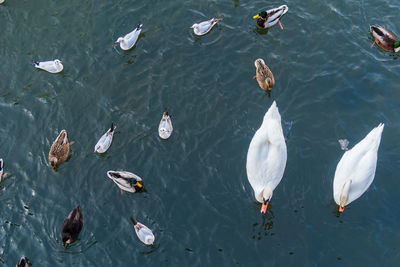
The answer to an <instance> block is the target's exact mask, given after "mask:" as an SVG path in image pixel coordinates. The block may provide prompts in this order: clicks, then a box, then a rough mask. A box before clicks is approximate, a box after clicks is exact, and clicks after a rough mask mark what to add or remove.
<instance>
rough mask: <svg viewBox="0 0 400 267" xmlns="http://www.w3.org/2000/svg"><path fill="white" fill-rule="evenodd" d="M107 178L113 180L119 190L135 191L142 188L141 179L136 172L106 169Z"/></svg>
mask: <svg viewBox="0 0 400 267" xmlns="http://www.w3.org/2000/svg"><path fill="white" fill-rule="evenodd" d="M107 176H108V178H110V179H111V180H113V181H114V183H116V184H117V185H118V187H119V189H120V190H121V194H122V193H123V191H122V190H124V191H127V192H131V193H136V192H138V191H140V190H142V189H143V180H142V178H140V177H139V176H137V175H136V174H133V173H131V172H127V171H108V172H107Z"/></svg>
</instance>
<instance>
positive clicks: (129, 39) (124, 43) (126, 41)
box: [115, 24, 143, 50]
mask: <svg viewBox="0 0 400 267" xmlns="http://www.w3.org/2000/svg"><path fill="white" fill-rule="evenodd" d="M142 26H143V24H139V25H138V26H137V27H136V29H134V30H133V31H131V32H130V33H128V34H127V35H125V36H124V37H119V38H118V39H117V41H116V42H115V44H118V43H119V47H121V49H122V50H129V49H131V48H132V47H133V46H134V45H135V43H136V41H137V39H138V38H139V34H140V32H141V31H142Z"/></svg>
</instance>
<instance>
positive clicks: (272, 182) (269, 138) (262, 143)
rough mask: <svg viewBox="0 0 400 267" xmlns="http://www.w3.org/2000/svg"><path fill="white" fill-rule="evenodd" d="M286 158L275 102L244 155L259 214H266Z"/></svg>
mask: <svg viewBox="0 0 400 267" xmlns="http://www.w3.org/2000/svg"><path fill="white" fill-rule="evenodd" d="M286 159H287V152H286V143H285V137H284V136H283V130H282V125H281V115H280V114H279V111H278V108H277V106H276V103H275V101H274V102H273V103H272V105H271V107H270V108H269V109H268V111H267V113H265V115H264V120H263V122H262V124H261V127H260V128H259V129H258V130H257V132H256V133H255V134H254V136H253V139H252V140H251V142H250V146H249V150H248V152H247V162H246V170H247V178H248V179H249V182H250V185H251V186H252V188H253V190H254V195H255V197H256V199H257V201H258V202H260V203H262V207H261V213H265V212H266V211H267V207H268V203H269V202H270V201H271V198H272V194H273V191H274V189H275V187H276V186H277V185H278V184H279V182H280V181H281V179H282V176H283V173H284V171H285V166H286Z"/></svg>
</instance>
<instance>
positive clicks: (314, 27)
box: [0, 0, 400, 266]
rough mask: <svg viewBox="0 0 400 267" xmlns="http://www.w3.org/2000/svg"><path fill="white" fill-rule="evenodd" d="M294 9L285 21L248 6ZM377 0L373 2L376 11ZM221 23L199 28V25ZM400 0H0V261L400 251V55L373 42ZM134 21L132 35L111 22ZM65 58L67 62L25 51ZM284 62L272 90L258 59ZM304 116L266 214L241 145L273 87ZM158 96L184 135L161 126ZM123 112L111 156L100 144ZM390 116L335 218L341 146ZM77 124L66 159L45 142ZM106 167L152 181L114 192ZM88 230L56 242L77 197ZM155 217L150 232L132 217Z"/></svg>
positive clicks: (381, 259) (382, 260)
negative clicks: (142, 232)
mask: <svg viewBox="0 0 400 267" xmlns="http://www.w3.org/2000/svg"><path fill="white" fill-rule="evenodd" d="M281 4H287V5H288V6H289V12H288V13H287V14H286V15H285V16H284V17H283V19H282V24H283V26H284V30H283V31H282V30H281V29H280V28H279V26H274V27H273V28H271V29H269V30H268V31H264V30H259V29H257V27H256V23H255V20H253V19H252V16H253V15H255V14H256V13H258V12H259V11H260V10H262V9H268V8H273V7H277V6H279V5H281ZM378 7H379V8H378ZM216 14H218V15H219V16H221V17H223V21H221V22H219V23H218V26H216V27H215V28H214V29H213V30H212V31H211V32H210V33H209V34H207V35H205V36H202V37H196V36H194V35H193V33H192V31H191V30H190V29H189V27H190V26H191V25H192V24H193V23H195V22H200V21H203V20H206V19H209V18H211V17H213V16H214V15H216ZM399 14H400V3H397V2H396V1H390V0H382V1H377V0H373V1H369V2H367V1H363V0H361V1H338V0H334V1H309V0H306V1H301V2H297V1H286V2H279V1H272V2H265V1H259V0H257V1H242V0H240V1H239V0H236V1H231V0H224V1H193V0H190V1H143V0H142V1H124V0H121V1H103V0H97V1H93V0H87V1H78V0H70V1H60V0H57V1H55V0H54V1H48V0H35V1H28V0H25V1H23V0H18V1H16V0H6V2H5V4H3V5H0V25H1V26H0V29H1V35H0V55H1V59H2V60H1V63H2V64H1V65H0V75H1V79H0V114H1V115H2V116H1V117H2V120H1V126H2V127H1V128H0V140H1V141H2V142H1V143H0V157H2V158H3V159H4V161H5V171H6V172H8V173H9V174H8V177H7V178H6V179H5V180H4V181H3V182H2V183H1V184H0V187H1V190H0V200H1V203H2V204H1V209H0V222H1V228H0V261H1V263H2V264H3V265H5V266H14V265H15V263H16V262H17V261H18V259H19V258H20V257H21V256H23V255H25V256H27V257H28V258H29V259H30V261H31V262H32V263H33V266H133V265H135V266H234V265H239V266H267V265H268V266H291V265H298V266H329V265H330V266H336V265H345V266H377V265H379V266H396V265H397V264H398V262H399V260H400V254H399V252H398V247H399V244H400V233H399V231H398V228H399V223H398V221H399V220H400V206H399V205H398V203H399V201H400V200H399V194H398V188H399V187H400V181H399V179H398V175H397V171H398V170H399V164H400V155H399V153H398V151H399V149H400V142H399V140H398V136H399V134H400V115H399V112H398V110H399V108H400V90H399V84H400V77H399V74H398V73H399V70H400V67H399V61H398V60H397V57H396V56H395V55H393V54H390V53H386V52H383V51H382V50H380V49H379V48H378V47H376V46H375V47H373V48H370V45H371V44H372V39H371V37H370V35H369V33H368V30H369V25H370V24H375V23H377V24H380V25H382V26H384V27H386V28H387V29H389V30H392V31H395V32H396V31H397V32H399V31H400V28H399V26H398V24H396V21H398V19H399ZM139 22H141V23H143V31H142V34H141V36H140V38H139V40H138V43H137V45H136V46H135V48H134V49H132V50H130V51H128V52H122V51H121V50H119V49H118V50H119V53H117V52H116V50H114V48H113V43H114V41H115V40H116V39H117V37H119V36H122V35H124V34H126V33H127V32H129V31H130V30H132V29H133V28H134V27H135V26H136V25H137V24H138V23H139ZM54 58H58V59H60V60H62V61H63V64H64V71H63V72H62V73H61V74H49V73H46V72H44V71H38V70H36V69H35V68H34V67H33V66H32V64H31V62H32V60H41V61H44V60H51V59H54ZM256 58H263V59H264V60H265V62H266V63H267V65H268V66H269V67H270V69H271V70H272V72H273V73H274V75H275V80H276V84H275V87H274V88H273V90H272V93H271V96H270V97H269V96H268V95H267V94H266V93H265V92H263V91H262V90H261V89H260V88H259V87H258V84H257V82H256V81H255V80H253V79H252V77H253V75H254V74H255V68H254V60H255V59H256ZM273 100H276V101H277V104H278V107H279V110H280V113H281V115H282V119H283V121H293V128H292V131H291V133H290V137H289V139H288V140H287V148H288V161H287V166H286V170H285V173H284V177H283V179H282V182H281V183H280V184H279V186H278V187H277V188H276V190H275V191H274V197H273V199H272V202H271V204H270V205H269V207H268V213H267V215H265V216H262V215H261V214H260V212H259V209H260V205H259V204H258V203H257V202H256V201H255V199H254V196H253V191H252V188H251V187H250V185H249V183H248V180H247V176H246V169H245V166H246V154H247V149H248V146H249V143H250V140H251V138H252V136H253V134H254V132H255V131H256V130H257V129H258V127H259V126H260V124H261V121H262V118H263V115H264V113H265V112H266V110H267V109H268V107H269V106H270V105H271V103H272V101H273ZM165 107H169V109H170V114H171V115H172V120H173V125H174V133H173V134H172V136H171V138H170V139H169V140H168V141H162V140H160V139H159V137H158V134H157V127H158V123H159V120H160V119H161V115H162V112H163V110H164V108H165ZM112 121H114V122H115V123H117V124H118V129H117V133H116V134H115V136H114V142H113V145H112V146H111V148H110V149H109V151H108V152H107V153H106V154H105V155H104V156H99V155H97V154H94V153H93V148H94V145H95V144H96V142H97V140H98V139H99V138H100V136H101V135H102V134H103V133H104V132H105V131H106V130H107V129H108V128H109V126H110V124H111V122H112ZM380 122H383V123H385V130H384V132H383V136H382V141H381V146H380V149H379V153H378V165H377V171H376V176H375V180H374V182H373V184H372V185H371V187H370V188H369V190H368V191H367V192H366V193H365V194H364V195H363V196H362V197H361V198H359V199H358V200H357V201H355V202H353V203H352V204H351V205H350V206H349V207H346V209H345V211H344V213H343V214H342V215H341V216H340V217H337V206H336V204H335V203H334V201H333V196H332V182H333V176H334V171H335V168H336V165H337V163H338V161H339V159H340V157H341V156H342V154H343V151H341V150H340V148H339V145H338V142H337V139H339V138H347V139H349V141H350V147H352V145H354V144H355V143H357V142H358V141H359V140H361V139H362V138H363V137H364V136H365V135H366V134H367V133H368V132H369V131H370V130H371V129H372V128H373V127H375V126H377V125H378V124H379V123H380ZM62 129H66V130H67V131H68V134H69V138H70V140H71V141H72V140H73V141H75V144H74V145H73V146H72V147H71V149H72V151H71V158H70V160H69V161H68V162H66V163H64V164H63V165H61V167H60V168H59V169H58V171H57V172H54V171H53V170H52V169H51V167H49V162H48V158H47V156H48V151H49V149H50V146H51V143H52V142H53V140H54V139H55V138H56V137H57V135H58V133H59V132H60V131H61V130H62ZM107 170H127V171H131V172H134V173H136V174H137V175H139V176H141V177H142V178H143V180H144V184H145V188H146V192H143V193H138V194H129V193H125V194H124V195H121V194H120V192H119V190H118V187H117V186H116V185H115V184H114V183H113V182H112V181H111V180H110V179H109V178H107V176H106V171H107ZM78 204H79V205H80V206H81V208H82V213H83V217H84V220H85V224H84V226H83V230H82V232H81V234H80V240H79V241H77V242H76V243H74V244H73V245H72V246H71V247H70V248H68V249H64V248H62V246H61V238H60V232H61V227H62V224H63V221H64V219H65V218H66V216H67V215H68V213H69V212H70V211H71V210H72V209H73V208H74V207H75V206H76V205H78ZM129 216H133V217H134V218H135V219H137V220H138V221H139V222H142V223H143V224H145V225H147V226H148V227H149V228H151V229H152V230H153V232H154V234H155V236H156V242H155V246H154V247H149V246H145V245H144V244H142V243H141V242H140V241H139V240H138V238H137V236H136V234H135V231H134V229H133V227H132V225H131V223H130V222H129V220H128V218H129Z"/></svg>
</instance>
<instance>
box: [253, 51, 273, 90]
mask: <svg viewBox="0 0 400 267" xmlns="http://www.w3.org/2000/svg"><path fill="white" fill-rule="evenodd" d="M254 66H256V75H255V76H254V78H256V79H257V82H258V85H260V87H261V88H262V89H264V90H271V88H272V87H274V85H275V79H274V75H273V74H272V72H271V70H270V69H269V68H268V66H267V65H265V62H264V60H262V59H261V58H259V59H256V61H254Z"/></svg>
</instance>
